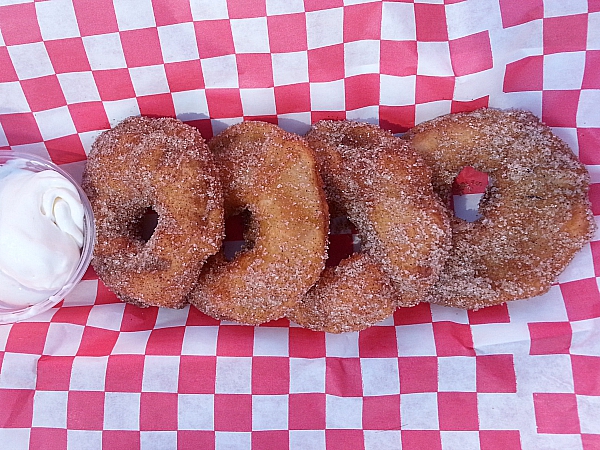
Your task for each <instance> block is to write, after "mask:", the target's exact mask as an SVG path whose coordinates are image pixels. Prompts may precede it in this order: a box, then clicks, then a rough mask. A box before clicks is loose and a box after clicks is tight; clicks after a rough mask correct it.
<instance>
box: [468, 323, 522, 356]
mask: <svg viewBox="0 0 600 450" xmlns="http://www.w3.org/2000/svg"><path fill="white" fill-rule="evenodd" d="M471 336H472V338H473V348H474V349H475V353H476V354H477V355H491V354H497V353H513V354H527V353H529V344H530V336H529V327H528V326H527V323H525V322H511V323H490V324H480V325H471Z"/></svg>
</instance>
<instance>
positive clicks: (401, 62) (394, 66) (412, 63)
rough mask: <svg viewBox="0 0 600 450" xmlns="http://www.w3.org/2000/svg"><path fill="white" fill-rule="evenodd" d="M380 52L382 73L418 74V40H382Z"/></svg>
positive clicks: (402, 75)
mask: <svg viewBox="0 0 600 450" xmlns="http://www.w3.org/2000/svg"><path fill="white" fill-rule="evenodd" d="M379 52H380V63H379V65H380V71H381V73H383V74H386V75H395V76H397V77H405V76H409V75H416V74H417V42H416V41H381V43H380V46H379Z"/></svg>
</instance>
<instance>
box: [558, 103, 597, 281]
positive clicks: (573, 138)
mask: <svg viewBox="0 0 600 450" xmlns="http://www.w3.org/2000/svg"><path fill="white" fill-rule="evenodd" d="M580 98H581V97H580ZM579 109H580V108H579ZM551 129H552V132H553V133H554V134H555V135H557V136H558V137H559V138H561V139H562V140H563V141H565V143H566V144H567V145H568V146H569V147H570V149H571V150H572V151H573V154H575V155H579V142H577V139H578V138H577V128H563V127H551ZM575 256H577V255H575ZM591 273H592V275H591V276H594V275H593V273H594V271H593V270H592V271H591ZM582 278H587V277H582Z"/></svg>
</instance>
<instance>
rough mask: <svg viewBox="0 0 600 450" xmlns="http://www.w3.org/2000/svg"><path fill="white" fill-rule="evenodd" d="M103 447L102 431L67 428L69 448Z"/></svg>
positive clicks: (78, 449)
mask: <svg viewBox="0 0 600 450" xmlns="http://www.w3.org/2000/svg"><path fill="white" fill-rule="evenodd" d="M98 448H102V431H91V430H67V450H95V449H98Z"/></svg>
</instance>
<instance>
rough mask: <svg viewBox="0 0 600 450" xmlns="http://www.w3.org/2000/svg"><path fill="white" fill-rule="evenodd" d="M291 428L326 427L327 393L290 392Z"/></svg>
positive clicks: (321, 428) (289, 424)
mask: <svg viewBox="0 0 600 450" xmlns="http://www.w3.org/2000/svg"><path fill="white" fill-rule="evenodd" d="M288 405H289V417H288V427H289V429H290V430H323V429H325V394H290V397H289V403H288Z"/></svg>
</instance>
